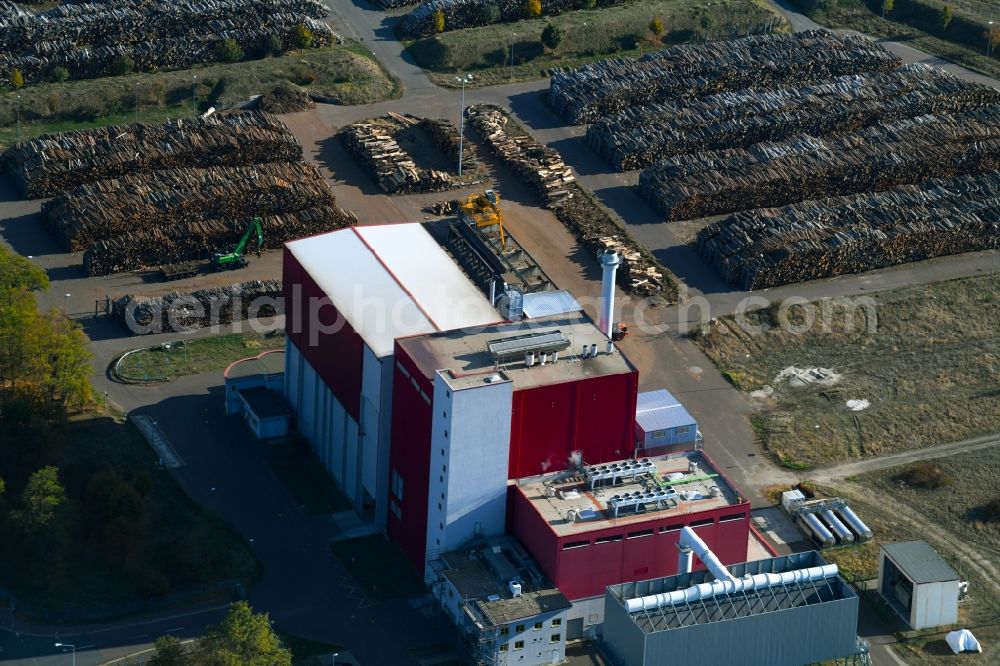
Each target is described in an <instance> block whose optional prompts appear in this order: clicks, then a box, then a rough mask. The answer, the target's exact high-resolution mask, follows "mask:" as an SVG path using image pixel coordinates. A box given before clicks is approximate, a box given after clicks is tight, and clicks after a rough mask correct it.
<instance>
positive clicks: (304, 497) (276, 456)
mask: <svg viewBox="0 0 1000 666" xmlns="http://www.w3.org/2000/svg"><path fill="white" fill-rule="evenodd" d="M267 465H268V467H270V468H271V471H272V472H274V475H275V476H277V477H278V479H279V480H280V481H281V483H282V484H284V486H285V489H286V490H288V493H289V494H290V495H291V496H292V497H294V498H295V501H296V502H298V503H299V505H300V506H301V507H302V508H303V509H304V510H305V511H306V512H307V513H313V514H317V513H331V512H333V511H342V510H344V509H350V508H351V503H350V501H348V499H347V498H346V497H345V496H344V494H343V493H341V492H340V489H339V488H337V484H336V483H334V481H333V479H332V478H330V475H329V474H327V473H326V470H324V469H323V464H322V463H321V462H320V461H319V459H318V458H317V457H316V454H315V453H313V451H312V449H311V448H310V447H309V443H308V442H306V441H305V440H303V439H299V438H290V439H289V441H287V442H284V443H282V444H272V445H270V446H269V448H268V451H267Z"/></svg>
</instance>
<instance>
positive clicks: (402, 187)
mask: <svg viewBox="0 0 1000 666" xmlns="http://www.w3.org/2000/svg"><path fill="white" fill-rule="evenodd" d="M398 130H399V128H398V126H396V125H393V124H389V123H373V122H367V121H363V122H358V123H354V124H353V125H348V126H347V127H346V128H344V130H343V131H342V132H341V138H342V139H343V141H344V145H345V146H346V147H347V149H348V150H349V151H350V152H351V153H352V154H353V155H354V156H355V157H356V158H357V159H358V161H359V162H361V164H363V165H364V166H365V167H366V168H367V169H368V171H369V172H370V173H371V174H372V177H374V178H375V182H377V183H378V186H379V187H380V188H382V191H383V192H385V193H387V194H401V193H405V192H437V191H440V190H446V189H448V188H450V187H451V176H449V175H448V174H447V173H445V172H444V171H436V170H433V169H421V168H420V167H418V166H417V165H416V164H415V163H414V162H413V159H412V158H411V157H410V156H409V155H408V154H407V152H406V151H405V150H403V149H402V148H401V147H400V145H399V144H398V143H397V142H396V132H397V131H398Z"/></svg>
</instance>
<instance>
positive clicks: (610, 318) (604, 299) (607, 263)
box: [600, 250, 622, 338]
mask: <svg viewBox="0 0 1000 666" xmlns="http://www.w3.org/2000/svg"><path fill="white" fill-rule="evenodd" d="M600 260H601V267H602V269H603V271H604V272H603V275H602V276H601V324H600V325H601V333H603V334H604V335H606V336H608V338H610V337H611V333H612V331H611V327H612V326H613V325H614V320H615V274H616V273H617V272H618V266H619V265H620V264H621V263H622V260H621V257H619V256H618V253H617V252H615V251H613V250H609V251H607V252H604V253H603V254H601V256H600Z"/></svg>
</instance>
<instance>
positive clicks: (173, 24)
mask: <svg viewBox="0 0 1000 666" xmlns="http://www.w3.org/2000/svg"><path fill="white" fill-rule="evenodd" d="M3 4H4V5H6V7H5V9H9V7H10V6H15V7H16V5H14V4H13V3H6V2H5V3H3ZM327 12H328V10H327V8H326V6H325V5H324V4H323V3H322V2H319V0H288V1H287V2H285V1H284V0H282V1H280V2H279V1H278V0H103V1H102V2H82V3H66V4H58V5H56V6H55V7H52V8H51V9H46V10H43V11H34V10H31V9H27V8H23V7H19V8H18V11H16V12H11V11H2V12H0V76H2V77H3V80H7V79H8V77H9V75H10V73H11V71H12V70H13V69H15V68H16V69H19V70H21V73H22V74H23V75H24V77H25V80H26V81H27V82H28V83H37V82H40V81H46V80H48V78H49V76H50V74H51V72H52V70H53V68H55V67H65V68H66V69H67V70H68V71H69V74H70V78H72V79H85V78H94V77H100V76H110V75H113V74H115V73H116V63H118V62H119V61H120V60H121V59H122V58H126V57H127V58H130V59H131V60H132V63H133V65H134V68H135V69H136V70H137V71H151V70H156V69H162V68H172V69H181V68H187V67H191V66H192V65H194V64H197V63H202V62H213V61H216V60H218V55H217V48H218V46H219V44H221V43H222V42H223V41H225V40H233V41H235V42H236V43H237V44H239V45H240V47H241V48H242V49H243V51H244V52H245V53H246V54H247V55H249V56H251V57H263V56H264V55H269V54H270V53H271V49H272V44H273V38H278V39H281V40H283V41H284V43H285V44H289V45H291V44H292V40H291V39H289V37H290V36H291V34H292V31H293V30H294V29H295V28H296V27H297V26H299V25H304V26H305V27H307V28H308V29H309V30H310V31H311V32H312V35H313V39H312V46H313V47H319V46H325V45H327V44H329V43H330V42H332V41H339V36H337V35H335V34H334V33H333V31H332V30H331V29H330V27H329V26H328V25H327V24H326V23H324V22H323V21H321V20H317V19H321V18H323V17H325V16H326V15H327Z"/></svg>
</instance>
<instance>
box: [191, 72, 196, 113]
mask: <svg viewBox="0 0 1000 666" xmlns="http://www.w3.org/2000/svg"><path fill="white" fill-rule="evenodd" d="M191 103H192V104H194V115H196V116H197V115H198V75H197V74H193V75H192V76H191Z"/></svg>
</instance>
